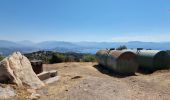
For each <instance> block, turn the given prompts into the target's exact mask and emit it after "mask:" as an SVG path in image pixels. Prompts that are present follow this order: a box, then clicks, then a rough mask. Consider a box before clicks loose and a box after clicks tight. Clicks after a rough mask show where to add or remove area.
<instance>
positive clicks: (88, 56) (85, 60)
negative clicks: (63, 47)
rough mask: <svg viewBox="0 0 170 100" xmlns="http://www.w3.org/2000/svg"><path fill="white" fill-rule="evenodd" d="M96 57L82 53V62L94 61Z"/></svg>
mask: <svg viewBox="0 0 170 100" xmlns="http://www.w3.org/2000/svg"><path fill="white" fill-rule="evenodd" d="M95 61H96V57H95V56H94V55H84V56H83V62H95Z"/></svg>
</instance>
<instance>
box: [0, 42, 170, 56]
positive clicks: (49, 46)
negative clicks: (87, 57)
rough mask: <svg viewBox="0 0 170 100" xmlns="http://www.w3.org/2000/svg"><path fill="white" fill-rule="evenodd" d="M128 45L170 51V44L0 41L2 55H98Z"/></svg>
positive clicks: (129, 46)
mask: <svg viewBox="0 0 170 100" xmlns="http://www.w3.org/2000/svg"><path fill="white" fill-rule="evenodd" d="M120 45H126V46H127V47H128V48H144V49H157V50H170V42H140V41H130V42H64V41H45V42H41V43H34V42H31V41H27V40H25V41H20V42H11V41H6V40H0V54H3V55H9V54H11V53H12V52H14V51H20V52H22V53H30V52H33V51H38V50H46V51H47V50H48V51H58V52H77V53H93V54H94V53H96V51H97V50H99V49H104V48H117V47H119V46H120Z"/></svg>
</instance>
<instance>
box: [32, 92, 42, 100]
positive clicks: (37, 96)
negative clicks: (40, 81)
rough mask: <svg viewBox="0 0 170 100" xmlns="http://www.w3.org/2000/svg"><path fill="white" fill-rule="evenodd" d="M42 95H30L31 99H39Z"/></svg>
mask: <svg viewBox="0 0 170 100" xmlns="http://www.w3.org/2000/svg"><path fill="white" fill-rule="evenodd" d="M40 97H41V95H40V94H37V93H32V94H31V96H30V97H29V98H30V99H31V100H37V99H39V98H40Z"/></svg>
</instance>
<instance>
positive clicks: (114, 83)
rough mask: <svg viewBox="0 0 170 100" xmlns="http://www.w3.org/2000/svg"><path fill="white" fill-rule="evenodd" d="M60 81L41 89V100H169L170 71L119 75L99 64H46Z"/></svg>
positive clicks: (45, 67)
mask: <svg viewBox="0 0 170 100" xmlns="http://www.w3.org/2000/svg"><path fill="white" fill-rule="evenodd" d="M43 66H44V70H47V71H48V70H58V75H59V76H60V79H59V80H58V81H57V82H54V83H52V84H48V85H47V86H45V87H44V88H42V89H40V90H38V93H39V94H41V98H40V100H169V99H170V70H161V71H157V72H154V73H151V74H146V73H139V72H138V73H136V74H135V75H131V76H119V75H116V74H113V73H112V72H110V71H108V70H107V69H103V68H102V67H101V66H99V65H97V63H92V62H89V63H83V62H82V63H76V62H73V63H59V64H45V65H43Z"/></svg>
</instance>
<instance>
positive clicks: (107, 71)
mask: <svg viewBox="0 0 170 100" xmlns="http://www.w3.org/2000/svg"><path fill="white" fill-rule="evenodd" d="M93 67H94V68H96V69H97V70H98V71H99V72H101V73H102V74H106V75H109V76H112V77H117V78H126V77H128V76H136V75H135V74H126V75H125V74H120V73H117V72H114V71H112V70H109V69H107V68H105V67H103V66H102V65H94V66H93Z"/></svg>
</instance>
